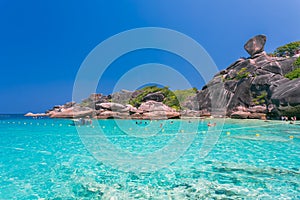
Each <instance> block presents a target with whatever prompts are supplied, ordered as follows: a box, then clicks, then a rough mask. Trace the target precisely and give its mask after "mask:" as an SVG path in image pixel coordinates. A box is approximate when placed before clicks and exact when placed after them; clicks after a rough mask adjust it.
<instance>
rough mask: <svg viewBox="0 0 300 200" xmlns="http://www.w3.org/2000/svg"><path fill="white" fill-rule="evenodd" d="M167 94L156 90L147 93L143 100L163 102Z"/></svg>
mask: <svg viewBox="0 0 300 200" xmlns="http://www.w3.org/2000/svg"><path fill="white" fill-rule="evenodd" d="M164 98H165V96H164V95H163V94H162V93H161V92H155V93H150V94H147V95H146V96H145V97H144V98H143V101H150V100H152V101H157V102H162V101H163V100H164Z"/></svg>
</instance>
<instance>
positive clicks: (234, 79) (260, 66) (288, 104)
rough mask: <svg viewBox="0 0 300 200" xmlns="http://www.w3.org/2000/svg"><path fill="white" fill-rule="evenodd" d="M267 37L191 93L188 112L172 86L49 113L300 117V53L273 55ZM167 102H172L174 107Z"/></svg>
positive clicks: (137, 116)
mask: <svg viewBox="0 0 300 200" xmlns="http://www.w3.org/2000/svg"><path fill="white" fill-rule="evenodd" d="M266 40H267V38H266V36H264V35H257V36H255V37H253V38H251V39H250V40H249V41H248V42H247V43H246V44H245V45H244V48H245V50H246V51H247V52H248V53H249V55H250V57H248V58H240V59H238V60H237V61H235V62H234V63H233V64H231V65H230V66H229V67H227V68H226V69H225V70H222V71H220V72H219V73H217V74H216V75H215V76H214V77H213V79H212V80H211V81H210V82H209V83H207V84H206V85H205V86H204V87H203V88H202V90H200V91H197V93H196V94H195V95H192V96H187V97H186V98H185V101H184V102H180V103H181V106H182V107H184V108H187V110H181V111H180V112H179V111H176V110H174V109H173V108H171V107H174V105H175V106H176V105H177V104H179V102H178V100H177V99H176V98H175V96H174V93H172V92H171V91H169V89H168V88H163V89H159V88H155V87H149V88H146V90H143V89H142V90H137V91H134V92H131V91H127V90H122V91H120V92H117V93H114V94H112V95H107V96H105V95H102V94H91V95H90V97H88V98H87V99H85V100H83V101H82V102H81V103H80V104H77V103H75V102H70V103H67V104H65V105H62V106H55V107H53V108H52V109H51V110H49V111H47V112H46V115H49V116H50V117H56V118H76V117H84V116H87V115H89V116H92V117H95V118H98V119H107V118H122V119H124V118H125V119H127V118H128V119H130V118H131V119H167V118H168V119H170V118H179V117H201V116H210V115H213V116H230V117H232V118H245V119H247V118H250V119H261V118H263V119H264V118H266V117H269V118H279V117H280V116H282V115H286V116H288V117H291V116H297V117H298V118H300V78H298V79H295V80H289V79H287V78H285V75H286V74H287V73H289V72H291V71H293V70H294V69H295V66H294V65H293V63H294V62H295V60H296V59H297V57H299V54H298V55H295V56H293V57H289V58H283V57H271V56H268V55H267V53H266V52H265V51H264V45H265V43H266ZM174 99H176V101H174ZM133 100H134V101H133ZM166 100H168V101H166ZM128 102H131V105H129V104H128ZM164 103H166V104H167V103H169V106H170V107H169V106H167V105H165V104H164ZM134 106H136V107H134ZM176 109H178V108H177V107H176ZM28 116H34V114H32V113H29V114H28Z"/></svg>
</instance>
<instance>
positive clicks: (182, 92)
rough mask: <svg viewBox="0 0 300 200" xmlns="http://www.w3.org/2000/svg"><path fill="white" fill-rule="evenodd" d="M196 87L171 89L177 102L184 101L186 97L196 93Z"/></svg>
mask: <svg viewBox="0 0 300 200" xmlns="http://www.w3.org/2000/svg"><path fill="white" fill-rule="evenodd" d="M197 91H198V90H197V88H191V89H188V90H175V91H173V92H174V94H175V95H176V97H177V99H178V101H179V102H184V101H185V100H186V99H187V98H188V97H190V96H193V95H195V94H196V93H197Z"/></svg>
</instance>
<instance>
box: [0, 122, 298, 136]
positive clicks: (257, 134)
mask: <svg viewBox="0 0 300 200" xmlns="http://www.w3.org/2000/svg"><path fill="white" fill-rule="evenodd" d="M0 124H14V125H25V126H52V127H63V126H64V127H65V126H67V127H74V125H71V124H62V123H59V124H55V123H46V122H44V123H40V122H37V123H34V122H22V121H6V120H0ZM171 124H172V123H171ZM278 124H282V123H280V122H273V123H268V124H265V125H259V126H248V127H237V128H227V129H222V130H221V131H222V133H225V134H226V135H227V136H231V132H230V131H234V130H240V129H252V128H259V127H267V126H272V125H278ZM76 127H79V128H80V127H87V128H95V126H94V125H82V126H81V125H76ZM99 127H100V128H102V129H105V128H106V126H99ZM113 129H114V130H116V129H117V127H116V126H114V127H113ZM128 130H129V131H133V130H135V129H133V128H132V127H129V128H128ZM143 130H144V131H148V130H149V129H148V128H147V127H145V128H143ZM166 131H167V132H168V131H169V132H170V131H172V130H166V129H165V128H163V127H160V130H159V131H158V132H161V133H163V134H160V135H166V136H167V135H174V133H165V132H166ZM216 131H219V130H209V129H208V130H206V131H199V132H186V131H185V130H184V129H180V130H176V132H177V133H184V134H207V133H208V134H209V133H211V132H216ZM141 135H142V134H141ZM287 135H288V138H289V139H291V140H292V139H294V138H300V136H299V137H298V136H297V137H295V136H294V135H290V134H287ZM113 136H118V135H113ZM249 136H250V134H249ZM254 136H255V137H260V136H261V134H260V133H256V134H255V135H254Z"/></svg>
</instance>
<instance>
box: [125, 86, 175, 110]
mask: <svg viewBox="0 0 300 200" xmlns="http://www.w3.org/2000/svg"><path fill="white" fill-rule="evenodd" d="M137 92H138V93H139V94H138V95H137V96H136V97H135V98H131V99H130V101H129V103H130V104H131V105H133V106H135V107H139V106H140V105H141V104H142V101H143V98H144V97H145V96H146V95H147V94H149V93H155V92H161V93H162V94H163V95H164V96H165V98H164V100H163V103H164V104H166V105H167V106H169V107H171V108H174V109H176V110H179V109H180V104H179V101H178V99H177V97H176V95H175V94H174V92H172V91H171V90H170V89H169V88H168V87H163V88H159V87H157V86H146V87H144V88H142V89H140V90H137Z"/></svg>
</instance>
